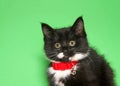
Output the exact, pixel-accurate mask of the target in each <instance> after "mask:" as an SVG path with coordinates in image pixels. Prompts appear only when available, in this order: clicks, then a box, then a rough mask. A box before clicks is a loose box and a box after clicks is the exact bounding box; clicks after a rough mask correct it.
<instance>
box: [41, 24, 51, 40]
mask: <svg viewBox="0 0 120 86" xmlns="http://www.w3.org/2000/svg"><path fill="white" fill-rule="evenodd" d="M41 26H42V31H43V34H44V36H45V37H46V38H47V39H49V38H51V36H52V35H53V29H52V27H50V26H49V25H48V24H45V23H41Z"/></svg>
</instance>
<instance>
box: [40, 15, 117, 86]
mask: <svg viewBox="0 0 120 86" xmlns="http://www.w3.org/2000/svg"><path fill="white" fill-rule="evenodd" d="M42 30H43V34H44V43H45V44H44V49H45V52H46V55H47V57H48V59H50V60H53V61H69V57H71V56H73V55H75V54H76V53H87V52H89V55H88V56H87V57H86V58H84V59H82V60H79V63H78V65H79V68H78V69H77V71H76V74H75V75H72V74H71V75H70V76H69V77H67V78H65V79H61V82H63V83H64V85H65V86H115V85H114V80H113V77H114V76H113V71H112V69H111V68H110V66H109V64H108V63H107V62H106V60H105V59H104V57H103V56H101V55H98V54H97V53H96V51H95V50H94V49H92V48H90V47H89V44H88V41H87V35H86V32H85V29H84V21H83V19H82V17H79V18H78V19H77V20H76V21H75V23H74V24H73V25H72V26H71V27H67V28H60V29H52V27H50V26H49V25H47V24H45V23H42ZM71 40H74V41H75V42H76V44H75V46H74V47H71V46H69V45H68V43H69V41H71ZM55 43H60V44H61V47H60V48H59V49H57V48H55V46H54V45H55ZM60 52H64V55H65V56H66V57H67V58H66V57H65V58H62V59H60V58H57V54H58V53H60ZM50 66H51V65H50ZM53 76H54V75H50V74H49V73H48V77H49V82H50V86H57V85H55V84H54V79H53V78H54V77H53Z"/></svg>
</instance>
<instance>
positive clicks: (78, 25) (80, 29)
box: [72, 16, 86, 37]
mask: <svg viewBox="0 0 120 86" xmlns="http://www.w3.org/2000/svg"><path fill="white" fill-rule="evenodd" d="M72 30H73V31H74V33H75V35H77V36H83V37H86V33H85V29H84V21H83V18H82V16H80V17H78V18H77V19H76V21H75V22H74V24H73V26H72Z"/></svg>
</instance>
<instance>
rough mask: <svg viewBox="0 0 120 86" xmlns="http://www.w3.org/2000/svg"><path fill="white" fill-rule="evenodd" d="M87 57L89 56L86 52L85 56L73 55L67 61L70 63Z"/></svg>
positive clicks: (81, 54)
mask: <svg viewBox="0 0 120 86" xmlns="http://www.w3.org/2000/svg"><path fill="white" fill-rule="evenodd" d="M88 55H89V52H87V53H85V54H84V53H78V54H75V55H74V56H72V57H70V58H69V60H70V61H78V60H81V59H84V58H85V57H87V56H88Z"/></svg>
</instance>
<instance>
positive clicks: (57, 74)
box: [48, 67, 71, 86]
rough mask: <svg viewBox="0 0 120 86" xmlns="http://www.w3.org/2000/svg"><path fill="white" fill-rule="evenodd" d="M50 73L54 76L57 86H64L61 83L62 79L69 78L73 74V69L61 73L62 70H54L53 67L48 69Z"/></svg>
mask: <svg viewBox="0 0 120 86" xmlns="http://www.w3.org/2000/svg"><path fill="white" fill-rule="evenodd" d="M48 72H49V73H50V74H54V78H55V84H56V85H57V86H64V83H62V82H60V79H61V78H62V79H65V78H66V77H68V76H69V75H70V74H71V69H69V70H64V71H60V70H54V69H53V68H52V67H50V68H48Z"/></svg>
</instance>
